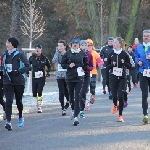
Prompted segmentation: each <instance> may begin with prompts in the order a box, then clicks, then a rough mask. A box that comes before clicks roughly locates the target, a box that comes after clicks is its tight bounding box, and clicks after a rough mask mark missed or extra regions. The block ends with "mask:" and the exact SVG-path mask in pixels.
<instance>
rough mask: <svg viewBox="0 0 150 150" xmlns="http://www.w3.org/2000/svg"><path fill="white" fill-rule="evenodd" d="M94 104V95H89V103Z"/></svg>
mask: <svg viewBox="0 0 150 150" xmlns="http://www.w3.org/2000/svg"><path fill="white" fill-rule="evenodd" d="M94 102H95V95H91V97H90V103H91V104H94Z"/></svg>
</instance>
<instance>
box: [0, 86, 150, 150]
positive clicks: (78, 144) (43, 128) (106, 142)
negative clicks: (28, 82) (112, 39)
mask: <svg viewBox="0 0 150 150" xmlns="http://www.w3.org/2000/svg"><path fill="white" fill-rule="evenodd" d="M111 107H112V101H111V100H108V96H107V95H101V94H99V93H98V94H97V96H96V101H95V103H94V104H93V105H91V110H90V111H87V112H85V117H86V118H84V119H80V118H79V121H80V124H79V125H78V126H73V125H72V121H71V120H70V117H69V115H70V110H71V109H70V108H69V109H68V110H67V115H66V116H61V109H60V104H58V103H50V105H48V106H46V105H44V109H43V113H41V114H37V113H36V111H32V112H31V113H25V114H24V117H25V126H24V127H23V128H18V127H17V118H16V117H15V118H13V119H12V125H13V130H12V131H10V132H9V131H7V130H5V128H4V124H5V121H2V120H1V121H0V135H1V140H0V150H1V149H2V150H41V149H42V150H149V149H150V125H143V123H142V117H143V115H142V108H141V91H140V89H139V88H137V89H132V93H131V94H130V95H129V105H128V107H127V108H125V109H124V112H123V116H124V120H125V122H123V123H120V122H117V117H118V112H117V114H114V115H112V114H111V112H110V110H111Z"/></svg>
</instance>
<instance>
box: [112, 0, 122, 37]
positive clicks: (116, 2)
mask: <svg viewBox="0 0 150 150" xmlns="http://www.w3.org/2000/svg"><path fill="white" fill-rule="evenodd" d="M120 5H121V0H111V10H110V19H109V36H113V37H116V36H117V27H118V26H117V20H118V16H119V8H120Z"/></svg>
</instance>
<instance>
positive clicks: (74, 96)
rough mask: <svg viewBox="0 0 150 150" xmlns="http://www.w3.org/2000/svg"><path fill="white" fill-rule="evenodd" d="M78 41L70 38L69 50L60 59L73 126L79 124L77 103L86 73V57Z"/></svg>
mask: <svg viewBox="0 0 150 150" xmlns="http://www.w3.org/2000/svg"><path fill="white" fill-rule="evenodd" d="M79 43H80V39H79V38H76V37H74V38H72V40H71V50H68V51H67V52H66V53H65V54H64V55H63V57H62V64H61V65H62V68H63V69H67V72H66V82H67V85H68V89H69V98H70V104H71V108H72V111H71V119H73V118H74V121H73V125H74V126H77V125H78V124H79V121H78V114H79V112H80V107H79V102H80V98H81V89H82V84H83V79H84V74H85V73H84V72H87V71H88V57H87V55H86V54H85V52H84V51H82V50H81V49H80V48H79Z"/></svg>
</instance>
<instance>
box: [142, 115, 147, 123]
mask: <svg viewBox="0 0 150 150" xmlns="http://www.w3.org/2000/svg"><path fill="white" fill-rule="evenodd" d="M142 121H143V122H144V124H148V115H144V116H143V119H142Z"/></svg>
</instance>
